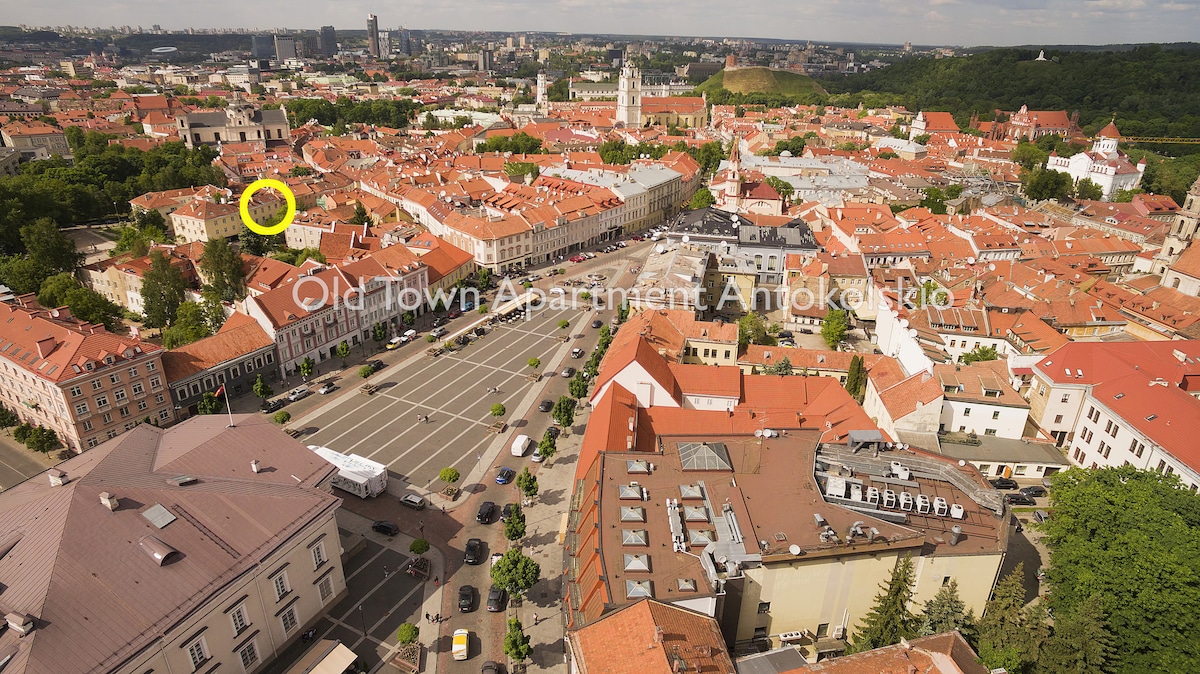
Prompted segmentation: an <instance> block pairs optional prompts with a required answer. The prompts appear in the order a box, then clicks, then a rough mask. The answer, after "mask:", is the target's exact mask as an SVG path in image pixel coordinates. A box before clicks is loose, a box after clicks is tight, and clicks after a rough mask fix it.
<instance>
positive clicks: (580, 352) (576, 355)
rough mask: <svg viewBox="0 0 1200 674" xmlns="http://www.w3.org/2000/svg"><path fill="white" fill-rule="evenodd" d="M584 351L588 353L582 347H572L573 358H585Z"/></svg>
mask: <svg viewBox="0 0 1200 674" xmlns="http://www.w3.org/2000/svg"><path fill="white" fill-rule="evenodd" d="M584 353H586V352H585V351H584V350H583V349H580V348H578V347H576V348H574V349H571V357H572V358H583V354H584Z"/></svg>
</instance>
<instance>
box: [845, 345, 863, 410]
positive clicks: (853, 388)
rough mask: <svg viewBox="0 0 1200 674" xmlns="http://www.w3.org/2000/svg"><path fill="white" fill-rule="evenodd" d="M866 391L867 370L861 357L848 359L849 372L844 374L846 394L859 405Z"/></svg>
mask: <svg viewBox="0 0 1200 674" xmlns="http://www.w3.org/2000/svg"><path fill="white" fill-rule="evenodd" d="M866 391H867V370H866V368H865V367H864V364H863V357H862V356H854V357H852V358H851V359H850V370H849V371H848V372H847V373H846V392H847V393H849V394H850V397H852V398H854V399H855V400H857V401H859V403H861V402H862V399H863V395H864V394H865V393H866Z"/></svg>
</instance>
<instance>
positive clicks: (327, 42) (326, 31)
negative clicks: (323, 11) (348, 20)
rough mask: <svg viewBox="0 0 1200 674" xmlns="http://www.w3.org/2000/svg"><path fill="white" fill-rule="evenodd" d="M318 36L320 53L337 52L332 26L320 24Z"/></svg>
mask: <svg viewBox="0 0 1200 674" xmlns="http://www.w3.org/2000/svg"><path fill="white" fill-rule="evenodd" d="M320 38H321V39H320V44H321V53H322V54H324V55H326V56H333V55H334V54H336V53H337V32H336V31H335V30H334V29H333V26H321V34H320Z"/></svg>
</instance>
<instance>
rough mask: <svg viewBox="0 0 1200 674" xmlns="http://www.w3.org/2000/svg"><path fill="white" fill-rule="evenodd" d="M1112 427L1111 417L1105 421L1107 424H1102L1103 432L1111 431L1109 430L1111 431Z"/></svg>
mask: <svg viewBox="0 0 1200 674" xmlns="http://www.w3.org/2000/svg"><path fill="white" fill-rule="evenodd" d="M1112 427H1113V422H1112V419H1109V420H1108V423H1107V424H1105V426H1104V432H1105V433H1111V432H1112Z"/></svg>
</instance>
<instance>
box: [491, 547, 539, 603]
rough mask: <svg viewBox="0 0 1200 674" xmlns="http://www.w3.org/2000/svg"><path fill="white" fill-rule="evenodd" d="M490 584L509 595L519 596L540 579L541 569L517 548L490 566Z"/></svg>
mask: <svg viewBox="0 0 1200 674" xmlns="http://www.w3.org/2000/svg"><path fill="white" fill-rule="evenodd" d="M491 575H492V582H493V583H495V584H496V585H497V587H502V588H504V589H505V590H507V591H508V593H509V594H513V595H520V594H524V593H525V592H528V591H529V588H531V587H533V586H534V585H535V584H537V582H538V580H540V579H541V577H542V567H541V566H539V565H538V563H537V562H535V561H533V560H532V559H530V558H528V557H526V556H525V555H523V554H522V553H521V550H520V549H519V548H512V549H510V550H509V551H508V552H505V553H504V555H502V556H501V557H500V559H498V560H496V563H495V564H493V565H492V571H491Z"/></svg>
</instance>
